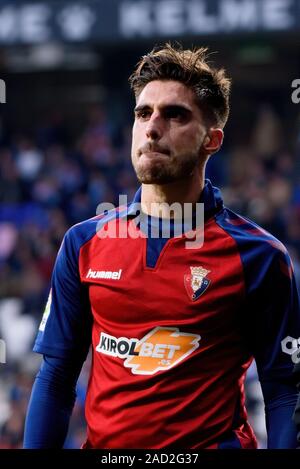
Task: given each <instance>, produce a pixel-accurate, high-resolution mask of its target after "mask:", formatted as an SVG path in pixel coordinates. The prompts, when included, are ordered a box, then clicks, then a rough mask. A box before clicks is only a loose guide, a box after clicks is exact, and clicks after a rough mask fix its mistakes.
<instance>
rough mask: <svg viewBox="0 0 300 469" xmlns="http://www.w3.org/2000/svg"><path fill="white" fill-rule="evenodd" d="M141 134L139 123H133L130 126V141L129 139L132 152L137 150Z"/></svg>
mask: <svg viewBox="0 0 300 469" xmlns="http://www.w3.org/2000/svg"><path fill="white" fill-rule="evenodd" d="M141 135H142V132H141V129H140V127H139V125H138V124H136V123H134V124H133V127H132V141H131V148H132V151H133V152H134V151H135V150H137V149H138V147H139V144H140V140H141Z"/></svg>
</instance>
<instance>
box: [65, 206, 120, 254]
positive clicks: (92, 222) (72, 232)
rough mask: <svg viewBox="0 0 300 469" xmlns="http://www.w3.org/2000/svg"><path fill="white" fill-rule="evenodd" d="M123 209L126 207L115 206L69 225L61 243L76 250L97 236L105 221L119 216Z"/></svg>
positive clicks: (108, 221)
mask: <svg viewBox="0 0 300 469" xmlns="http://www.w3.org/2000/svg"><path fill="white" fill-rule="evenodd" d="M124 210H126V208H124V207H117V208H114V209H112V210H109V211H106V212H105V213H101V214H99V215H96V216H95V217H92V218H89V219H87V220H83V221H82V222H80V223H77V224H76V225H73V226H71V228H69V229H68V231H67V232H66V233H65V236H64V240H63V244H65V245H69V246H72V248H73V249H75V250H76V251H77V252H78V251H79V250H80V248H81V247H82V246H84V245H85V244H86V243H87V242H89V241H90V240H91V239H92V238H93V237H94V236H97V233H99V231H100V230H101V229H102V228H103V227H104V226H105V225H106V224H107V223H110V222H112V221H113V220H116V219H118V218H120V216H121V214H123V212H124Z"/></svg>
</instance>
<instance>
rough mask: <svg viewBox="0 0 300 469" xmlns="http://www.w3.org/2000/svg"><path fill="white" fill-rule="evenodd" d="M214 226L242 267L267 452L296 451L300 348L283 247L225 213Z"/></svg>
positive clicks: (295, 298)
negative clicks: (295, 376)
mask: <svg viewBox="0 0 300 469" xmlns="http://www.w3.org/2000/svg"><path fill="white" fill-rule="evenodd" d="M218 223H219V224H220V226H222V227H223V229H224V230H225V231H227V233H228V234H230V235H231V236H232V237H233V239H234V240H235V241H236V244H237V249H238V252H239V254H240V258H241V262H242V265H243V272H244V282H245V302H244V307H243V311H242V313H241V317H240V321H241V329H242V333H243V335H244V338H245V344H246V347H247V349H248V350H249V352H250V354H251V355H252V356H253V357H254V358H255V361H256V365H257V371H258V376H259V379H260V383H261V387H262V392H263V396H264V401H265V410H266V424H267V431H268V447H269V448H271V447H272V448H295V447H296V446H297V440H296V427H295V423H294V422H293V420H292V414H293V412H292V408H293V407H294V406H295V404H296V400H297V389H296V386H295V383H294V380H293V376H292V373H293V367H294V363H295V360H296V355H297V353H298V348H299V344H300V339H299V337H300V308H299V294H298V291H297V287H296V282H295V277H294V272H293V266H292V262H291V259H290V257H289V255H288V253H287V250H286V248H285V247H284V246H283V245H282V243H280V241H278V240H277V239H276V238H274V237H273V236H272V235H271V234H270V233H268V232H266V231H265V230H263V229H262V228H260V227H259V226H257V225H256V224H255V223H253V222H251V221H249V220H247V219H245V218H242V217H240V216H238V215H236V214H234V213H233V212H231V211H230V210H228V211H226V215H225V217H224V216H222V218H221V217H219V219H218Z"/></svg>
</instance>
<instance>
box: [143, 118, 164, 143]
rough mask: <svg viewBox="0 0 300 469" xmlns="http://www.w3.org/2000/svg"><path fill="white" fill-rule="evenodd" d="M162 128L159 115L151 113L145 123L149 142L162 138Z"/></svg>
mask: <svg viewBox="0 0 300 469" xmlns="http://www.w3.org/2000/svg"><path fill="white" fill-rule="evenodd" d="M162 133H163V128H162V121H161V118H160V115H159V114H158V113H154V112H153V113H152V114H151V117H150V119H149V121H148V123H147V127H146V136H147V137H148V138H149V139H151V140H159V139H160V138H161V137H162Z"/></svg>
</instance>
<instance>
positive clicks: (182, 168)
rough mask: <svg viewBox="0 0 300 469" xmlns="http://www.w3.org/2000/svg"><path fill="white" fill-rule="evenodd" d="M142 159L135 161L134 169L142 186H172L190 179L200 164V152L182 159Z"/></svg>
mask: <svg viewBox="0 0 300 469" xmlns="http://www.w3.org/2000/svg"><path fill="white" fill-rule="evenodd" d="M141 158H142V157H139V158H136V159H133V168H134V171H135V173H136V176H137V178H138V180H139V182H140V183H142V184H158V185H160V184H170V183H172V182H176V181H179V180H182V179H187V178H188V177H190V176H191V175H192V174H193V172H194V170H195V168H196V167H197V166H198V164H199V159H200V158H199V151H197V152H195V153H193V154H189V155H184V156H183V155H181V156H180V157H172V156H169V155H166V156H165V157H162V158H159V159H156V158H153V160H151V159H150V158H149V159H148V161H143V160H142V159H141Z"/></svg>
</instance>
